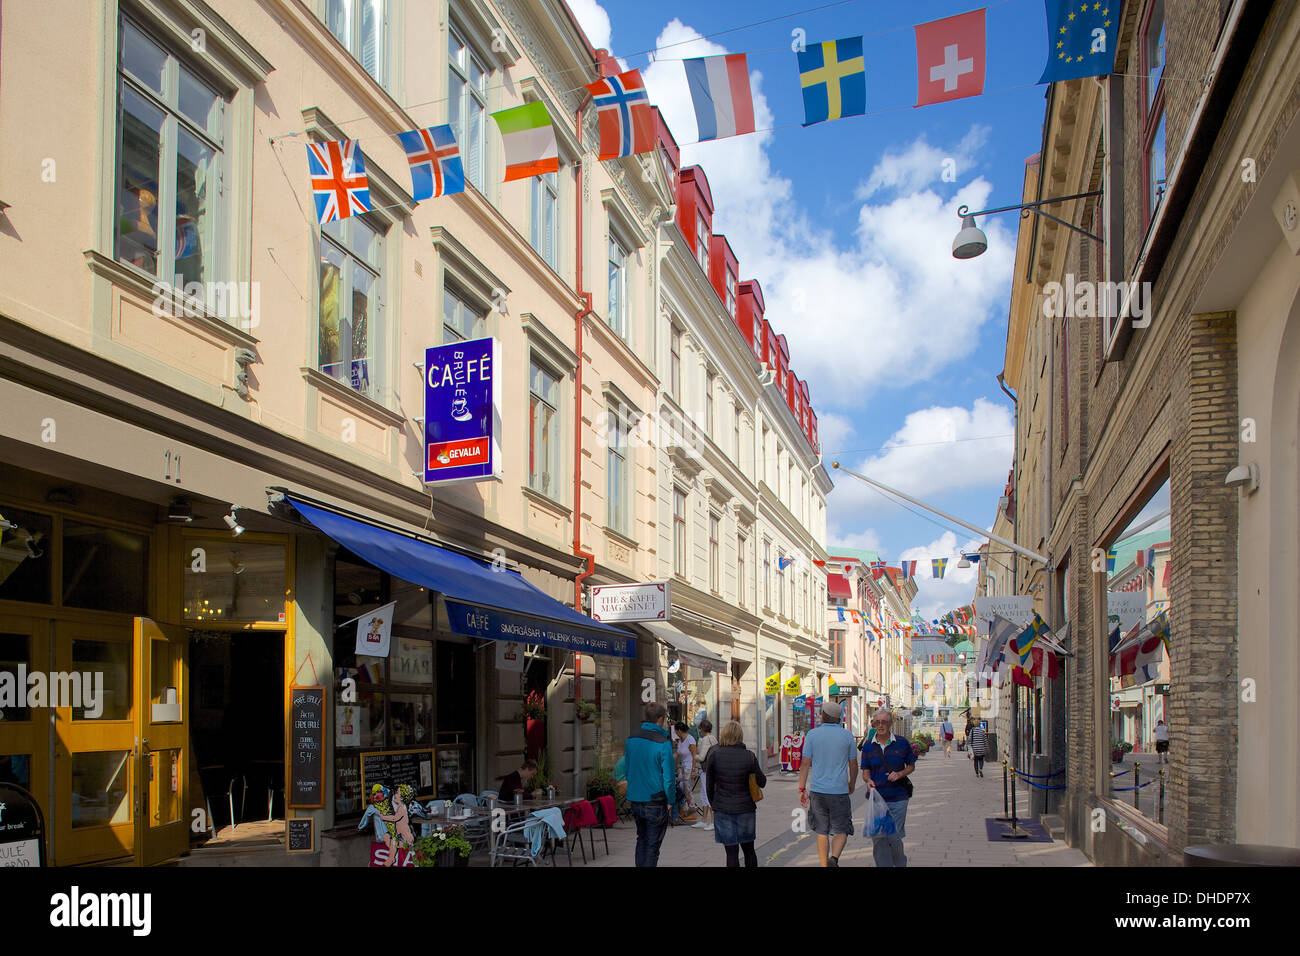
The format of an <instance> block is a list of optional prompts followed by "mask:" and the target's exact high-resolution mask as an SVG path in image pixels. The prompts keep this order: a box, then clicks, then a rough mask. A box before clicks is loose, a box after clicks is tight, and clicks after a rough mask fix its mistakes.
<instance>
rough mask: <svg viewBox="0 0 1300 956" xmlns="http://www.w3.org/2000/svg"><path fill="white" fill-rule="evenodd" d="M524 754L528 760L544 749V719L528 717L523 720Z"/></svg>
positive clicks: (538, 754) (536, 756) (537, 755)
mask: <svg viewBox="0 0 1300 956" xmlns="http://www.w3.org/2000/svg"><path fill="white" fill-rule="evenodd" d="M524 746H525V754H526V755H527V757H528V759H529V760H536V759H537V758H538V757H539V756H540V755H541V753H542V751H543V750H545V749H546V719H545V718H544V717H529V718H527V719H526V720H525V721H524Z"/></svg>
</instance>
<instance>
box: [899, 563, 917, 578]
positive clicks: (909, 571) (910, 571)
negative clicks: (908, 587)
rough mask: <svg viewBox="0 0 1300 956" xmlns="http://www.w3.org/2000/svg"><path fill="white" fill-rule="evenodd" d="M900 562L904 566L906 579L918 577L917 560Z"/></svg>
mask: <svg viewBox="0 0 1300 956" xmlns="http://www.w3.org/2000/svg"><path fill="white" fill-rule="evenodd" d="M900 564H901V565H902V568H903V579H904V580H906V579H907V578H914V577H916V562H915V561H902V562H900Z"/></svg>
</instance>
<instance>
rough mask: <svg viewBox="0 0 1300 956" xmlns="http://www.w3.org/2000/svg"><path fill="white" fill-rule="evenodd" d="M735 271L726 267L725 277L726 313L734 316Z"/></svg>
mask: <svg viewBox="0 0 1300 956" xmlns="http://www.w3.org/2000/svg"><path fill="white" fill-rule="evenodd" d="M736 287H737V283H736V273H735V271H734V270H732V269H727V278H726V307H727V314H728V315H730V316H731V317H732V319H735V318H736Z"/></svg>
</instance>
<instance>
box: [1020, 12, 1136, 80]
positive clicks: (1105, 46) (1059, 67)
mask: <svg viewBox="0 0 1300 956" xmlns="http://www.w3.org/2000/svg"><path fill="white" fill-rule="evenodd" d="M1045 2H1046V4H1047V66H1046V67H1045V68H1044V69H1043V75H1042V77H1040V78H1039V80H1038V82H1039V83H1056V82H1059V81H1061V80H1074V79H1078V78H1079V77H1081V76H1104V75H1105V74H1107V73H1110V72H1111V71H1112V70H1113V69H1114V68H1115V40H1116V38H1117V37H1118V36H1119V23H1120V15H1121V14H1122V13H1123V6H1124V2H1123V0H1045Z"/></svg>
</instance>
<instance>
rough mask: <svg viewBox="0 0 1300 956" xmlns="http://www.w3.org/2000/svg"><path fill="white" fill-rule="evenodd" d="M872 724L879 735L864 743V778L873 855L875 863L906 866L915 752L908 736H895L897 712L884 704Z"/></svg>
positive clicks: (868, 831) (873, 717) (868, 829)
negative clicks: (908, 803)
mask: <svg viewBox="0 0 1300 956" xmlns="http://www.w3.org/2000/svg"><path fill="white" fill-rule="evenodd" d="M871 725H872V727H873V728H874V729H875V731H876V736H875V738H874V739H873V740H871V741H870V742H869V743H866V744H864V745H863V747H862V779H863V781H864V782H865V783H866V785H867V787H868V788H869V792H868V796H867V835H868V836H870V837H871V852H872V856H874V857H875V860H876V866H907V855H906V854H905V853H904V852H903V837H904V836H906V831H905V830H904V827H903V825H904V823H906V821H907V801H908V800H909V799H910V798H911V796H912V781H910V780H908V779H907V778H908V775H910V774H911V772H912V771H913V770H915V769H916V754H914V753H913V752H912V745H911V743H910V742H908V740H907V738H906V737H896V736H894V734H893V732H892V729H893V726H894V716H893V714H891V713H890V712H889V711H888V710H886V709H885V708H883V707H882V708H880V710H878V711H876V712H875V714H873V715H872V717H871ZM882 805H883V806H882Z"/></svg>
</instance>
